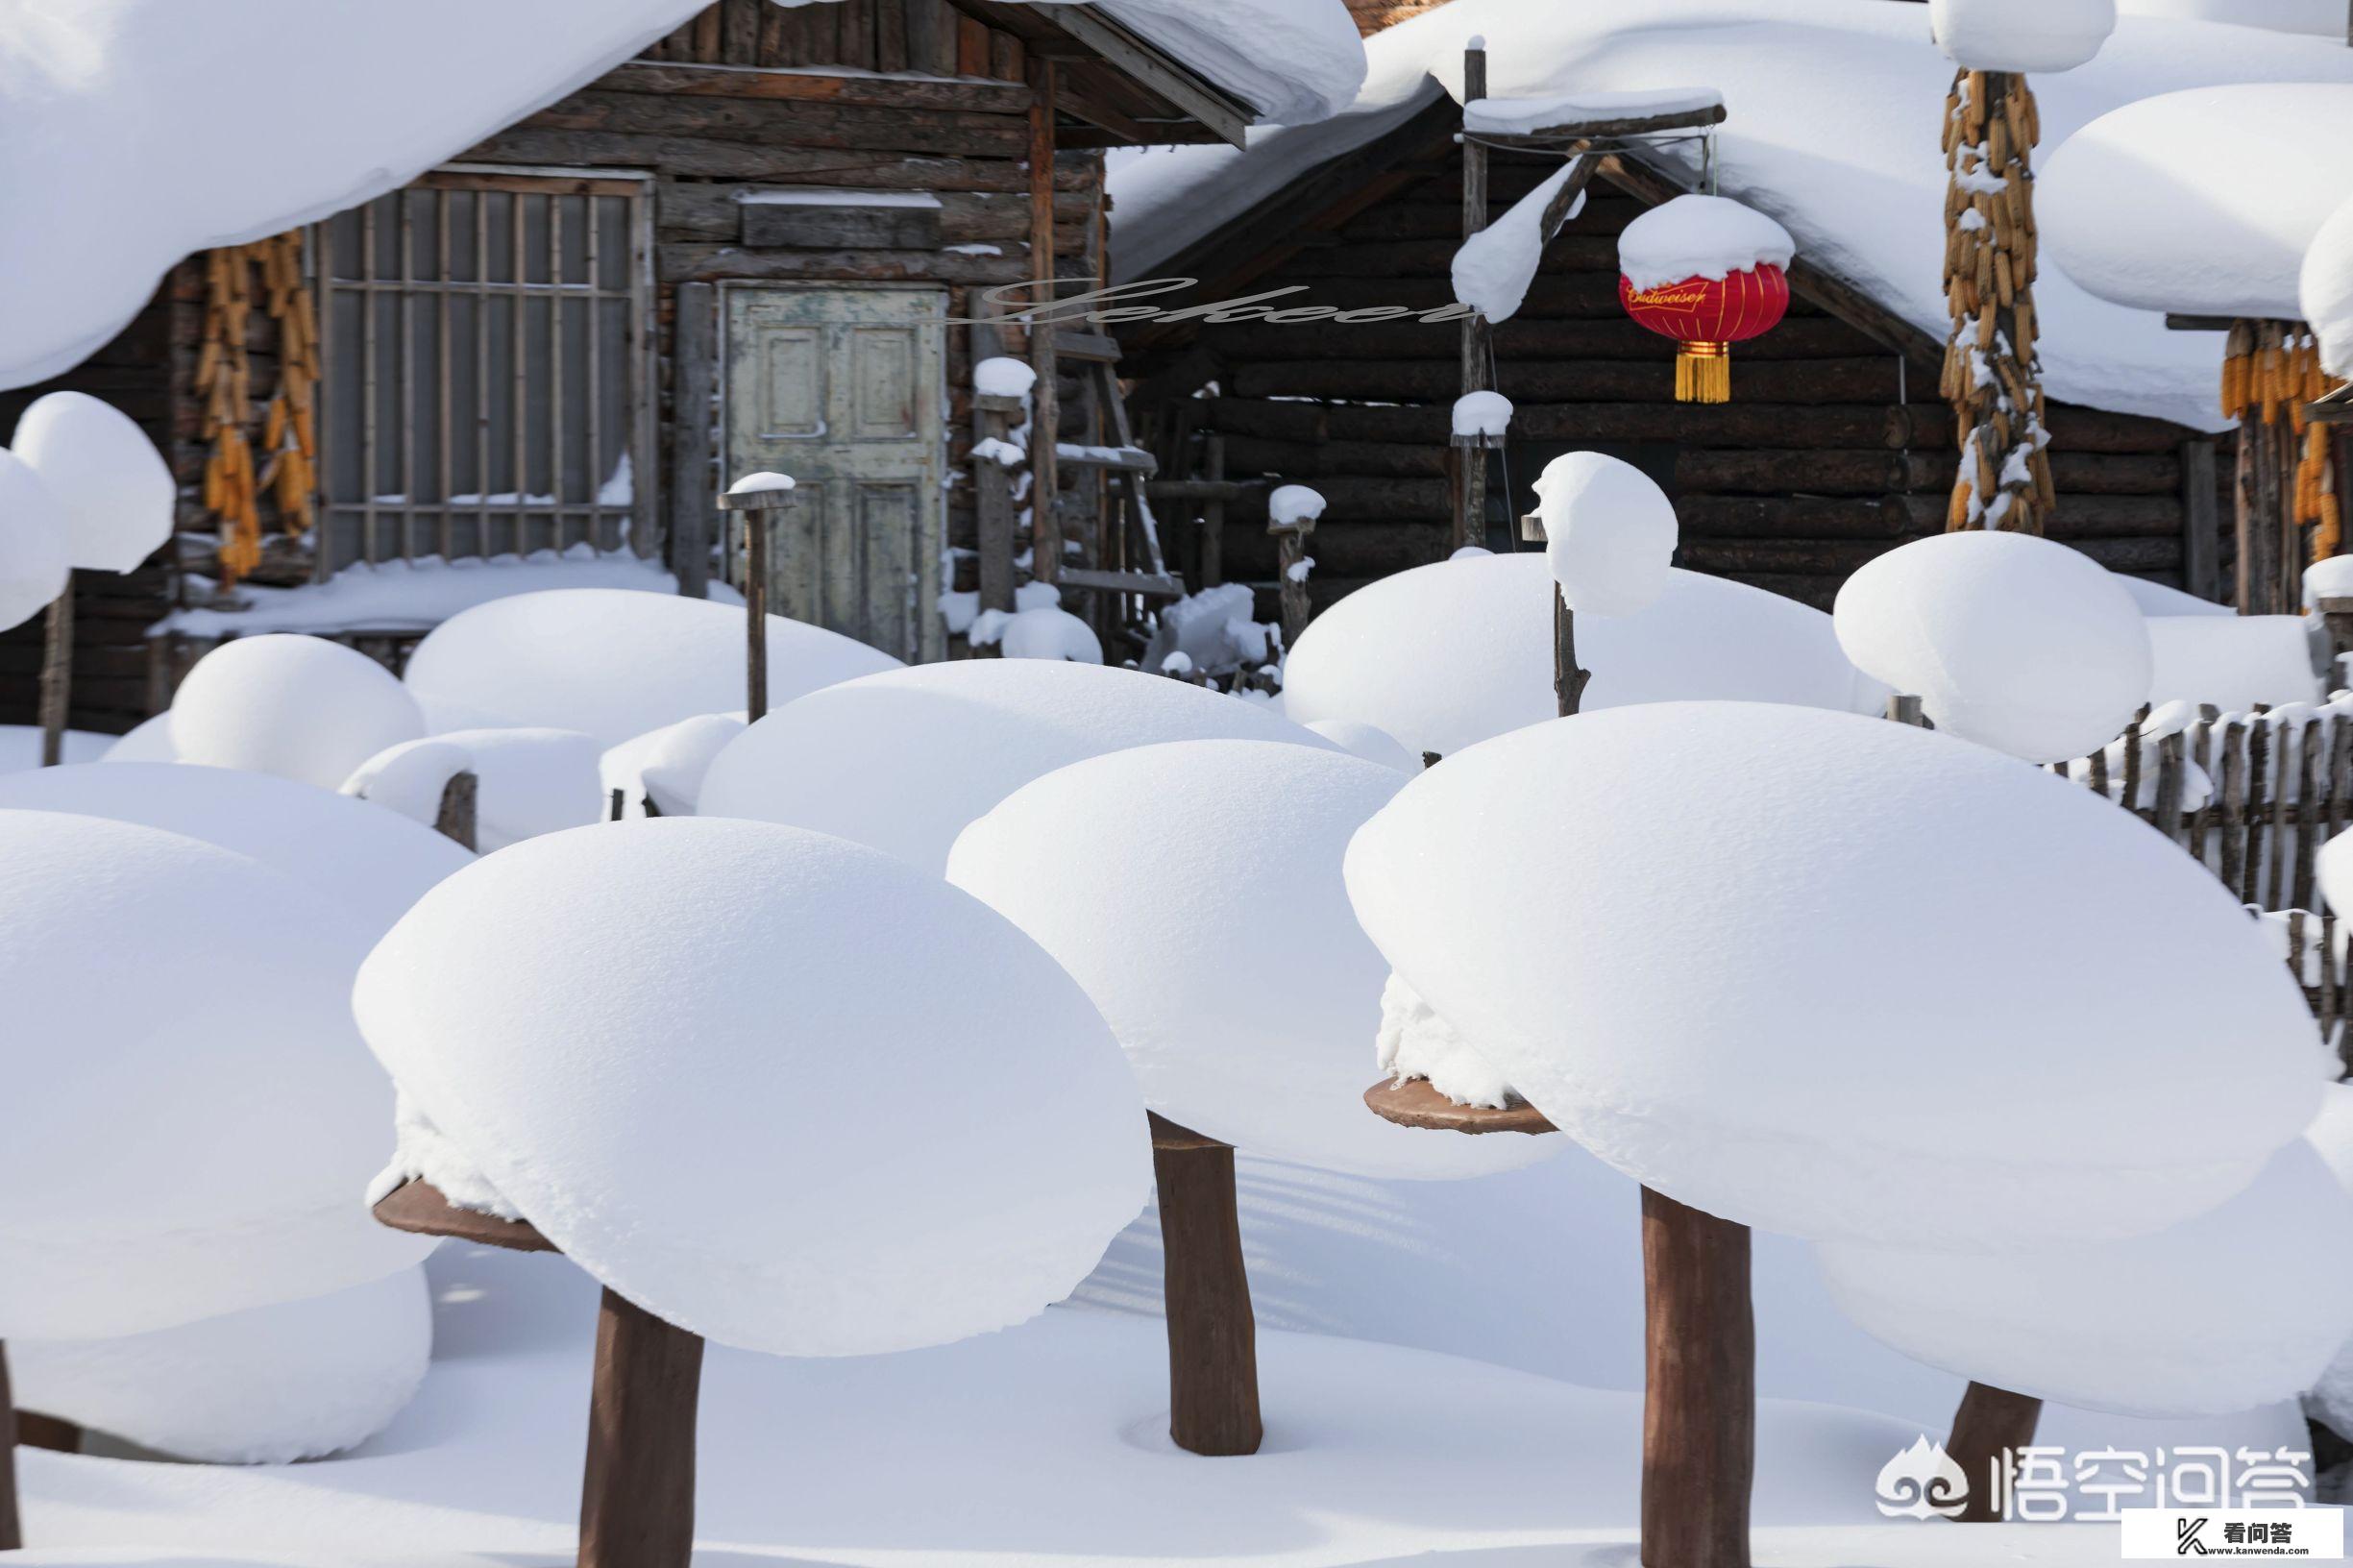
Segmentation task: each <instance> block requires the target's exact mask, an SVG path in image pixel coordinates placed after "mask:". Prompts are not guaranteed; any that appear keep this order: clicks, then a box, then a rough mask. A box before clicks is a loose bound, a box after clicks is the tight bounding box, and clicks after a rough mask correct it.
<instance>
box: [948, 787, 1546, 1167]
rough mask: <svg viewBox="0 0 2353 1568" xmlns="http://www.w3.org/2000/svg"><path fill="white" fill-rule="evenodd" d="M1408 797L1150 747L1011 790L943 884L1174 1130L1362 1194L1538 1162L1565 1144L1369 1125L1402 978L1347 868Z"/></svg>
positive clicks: (961, 846) (972, 832)
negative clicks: (1319, 1172)
mask: <svg viewBox="0 0 2353 1568" xmlns="http://www.w3.org/2000/svg"><path fill="white" fill-rule="evenodd" d="M1405 782H1406V781H1405V778H1404V776H1403V775H1401V774H1400V773H1399V772H1397V771H1396V770H1394V769H1391V768H1384V767H1382V766H1381V765H1379V764H1378V763H1370V762H1365V761H1362V760H1361V759H1360V758H1357V757H1351V756H1345V755H1341V754H1339V753H1336V752H1325V751H1311V750H1309V749H1307V748H1306V747H1298V746H1285V745H1282V744H1281V743H1279V742H1267V741H1179V742H1176V743H1174V744H1172V745H1168V746H1146V747H1137V748H1136V749H1134V750H1130V751H1120V752H1116V753H1114V754H1113V755H1110V756H1105V757H1095V758H1092V759H1091V760H1089V761H1086V762H1081V763H1074V764H1073V765H1071V766H1070V767H1068V768H1065V769H1062V770H1061V771H1059V772H1052V773H1048V774H1047V775H1046V776H1045V777H1043V778H1041V779H1039V780H1038V781H1037V782H1036V783H1033V784H1029V785H1027V786H1025V787H1023V788H1022V789H1020V790H1017V791H1016V792H1015V793H1014V794H1013V795H1012V796H1009V797H1008V798H1007V799H1006V800H1005V801H1004V802H1003V803H1001V804H1000V805H998V806H997V808H996V809H995V810H993V811H992V812H990V813H989V815H987V816H986V817H983V818H982V819H981V820H980V821H977V822H974V823H973V824H972V825H971V826H970V827H968V828H967V829H966V830H965V833H964V836H963V837H962V838H961V839H959V840H957V841H956V848H955V852H954V853H953V854H951V855H950V856H949V857H948V864H947V875H948V880H949V881H951V882H954V883H955V884H956V885H957V886H958V887H961V888H963V889H965V890H966V891H967V892H969V893H971V894H976V895H977V896H979V897H980V898H982V899H984V900H986V901H987V902H988V903H989V904H990V905H992V906H993V908H995V909H996V910H997V911H998V912H999V913H1001V914H1003V915H1004V916H1005V917H1006V918H1007V919H1011V920H1012V921H1013V922H1014V923H1015V924H1016V925H1018V926H1019V927H1020V928H1021V929H1022V930H1024V931H1026V932H1028V933H1029V934H1030V935H1031V936H1032V937H1035V938H1036V939H1037V940H1038V942H1039V943H1040V944H1041V945H1042V946H1043V947H1044V948H1045V950H1046V951H1047V952H1049V953H1051V954H1053V955H1054V957H1055V959H1056V960H1057V961H1058V962H1060V963H1061V965H1062V966H1063V968H1066V969H1067V970H1069V971H1070V973H1071V974H1072V975H1073V976H1074V977H1075V978H1076V979H1077V980H1078V983H1079V984H1080V985H1081V986H1083V987H1085V988H1086V990H1087V994H1088V995H1090V996H1091V997H1092V998H1094V1003H1095V1006H1097V1007H1098V1008H1100V1009H1102V1011H1103V1017H1105V1018H1107V1019H1109V1020H1110V1022H1111V1026H1112V1032H1113V1033H1114V1034H1115V1035H1117V1036H1118V1037H1119V1043H1120V1044H1121V1045H1123V1046H1125V1047H1126V1049H1127V1053H1128V1061H1129V1062H1130V1063H1131V1064H1133V1065H1134V1066H1135V1068H1136V1075H1137V1077H1138V1078H1139V1079H1140V1080H1141V1082H1142V1084H1143V1090H1144V1100H1145V1103H1146V1104H1148V1105H1150V1106H1151V1108H1152V1109H1153V1110H1155V1111H1157V1112H1159V1113H1160V1114H1161V1115H1164V1116H1166V1117H1167V1118H1168V1119H1169V1120H1171V1121H1174V1122H1177V1123H1179V1124H1181V1125H1183V1126H1186V1127H1189V1128H1191V1129H1192V1130H1193V1131H1194V1132H1197V1133H1204V1134H1207V1135H1208V1136H1209V1137H1211V1138H1214V1139H1219V1140H1221V1141H1223V1142H1227V1143H1231V1144H1233V1145H1234V1146H1235V1147H1236V1148H1238V1149H1242V1150H1245V1151H1246V1152H1248V1153H1251V1154H1260V1155H1270V1156H1273V1157H1274V1158H1276V1159H1280V1160H1291V1161H1296V1162H1298V1163H1299V1164H1309V1165H1321V1166H1324V1167H1326V1168H1329V1169H1333V1170H1343V1171H1349V1172H1352V1173H1354V1174H1356V1175H1360V1176H1434V1177H1452V1176H1476V1175H1481V1174H1483V1173H1484V1172H1487V1171H1491V1170H1503V1169H1508V1168H1510V1167H1513V1166H1516V1165H1524V1164H1534V1163H1535V1162H1536V1161H1538V1160H1541V1159H1543V1158H1544V1157H1545V1156H1546V1155H1547V1154H1550V1153H1552V1152H1555V1147H1556V1144H1557V1141H1558V1140H1557V1139H1551V1140H1547V1139H1531V1138H1461V1137H1446V1136H1442V1135H1439V1134H1435V1133H1429V1132H1415V1131H1412V1130H1410V1129H1408V1128H1404V1127H1399V1126H1395V1125H1393V1124H1391V1123H1389V1122H1386V1121H1383V1120H1382V1119H1381V1118H1380V1117H1378V1116H1376V1115H1373V1114H1372V1113H1371V1112H1370V1111H1368V1110H1366V1109H1365V1107H1364V1103H1363V1094H1364V1090H1366V1089H1367V1088H1368V1087H1370V1086H1371V1084H1372V1083H1373V1082H1374V1081H1375V1079H1376V1078H1378V1077H1379V1076H1380V1071H1379V1067H1378V1066H1377V1058H1376V1053H1375V1041H1376V1040H1377V1038H1378V1036H1379V1034H1380V1029H1381V990H1382V986H1383V983H1384V982H1385V979H1386V978H1387V974H1388V965H1387V964H1386V963H1385V962H1384V961H1383V960H1382V957H1381V954H1380V952H1379V951H1378V950H1377V949H1376V948H1375V947H1374V946H1373V944H1372V943H1370V942H1369V941H1367V940H1366V939H1365V936H1364V933H1363V932H1362V931H1361V930H1360V928H1359V927H1358V925H1357V922H1356V918H1355V916H1353V915H1352V914H1350V913H1349V909H1348V892H1347V889H1346V888H1345V887H1344V886H1343V885H1342V883H1341V881H1340V858H1341V856H1342V854H1343V853H1344V852H1345V851H1346V849H1347V847H1348V840H1349V836H1350V835H1351V834H1353V833H1355V832H1356V830H1357V828H1358V827H1359V826H1360V825H1361V824H1362V823H1363V821H1364V820H1365V819H1366V818H1368V817H1370V816H1371V815H1372V814H1373V813H1374V812H1376V811H1378V810H1379V809H1380V808H1381V807H1382V806H1383V805H1385V804H1386V803H1387V801H1388V799H1389V797H1390V796H1393V795H1395V794H1396V793H1397V792H1398V790H1400V789H1402V788H1403V787H1404V785H1405ZM1172 822H1181V823H1183V824H1184V831H1182V832H1172V831H1170V827H1169V824H1170V823H1172ZM1238 936H1242V937H1244V938H1245V940H1240V941H1238V940H1236V939H1237V937H1238Z"/></svg>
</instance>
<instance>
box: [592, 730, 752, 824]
mask: <svg viewBox="0 0 2353 1568" xmlns="http://www.w3.org/2000/svg"><path fill="white" fill-rule="evenodd" d="M744 728H745V724H744V716H743V714H741V713H703V714H697V715H696V716H695V717H694V718H692V719H681V720H679V721H678V722H677V723H674V724H665V725H664V726H663V727H661V728H660V729H655V730H649V731H647V732H646V733H645V734H643V735H640V736H639V737H637V739H635V740H633V741H625V742H623V743H622V744H621V745H620V746H617V747H613V748H612V749H611V750H609V751H607V752H605V753H604V757H603V760H602V765H601V772H602V783H603V786H604V788H605V789H607V790H620V791H621V792H622V793H623V796H624V797H625V804H626V807H627V809H628V811H629V812H630V814H631V815H634V816H643V815H644V813H645V801H646V799H648V798H650V799H651V800H652V801H653V809H654V810H655V811H657V812H659V813H660V814H661V815H663V816H665V817H692V816H693V815H694V814H695V802H696V800H697V798H698V797H699V796H700V795H701V794H702V775H703V774H705V773H707V772H710V771H711V759H712V758H714V757H716V756H718V755H719V754H720V752H722V751H723V750H725V749H726V747H727V743H728V742H730V741H732V740H734V739H735V738H736V737H737V736H738V735H741V734H743V733H744Z"/></svg>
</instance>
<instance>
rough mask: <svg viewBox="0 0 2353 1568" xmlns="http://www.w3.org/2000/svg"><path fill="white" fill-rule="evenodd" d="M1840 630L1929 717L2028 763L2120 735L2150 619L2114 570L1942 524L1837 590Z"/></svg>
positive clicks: (2138, 691) (2063, 552) (2141, 694)
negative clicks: (1944, 528)
mask: <svg viewBox="0 0 2353 1568" xmlns="http://www.w3.org/2000/svg"><path fill="white" fill-rule="evenodd" d="M1836 620H1837V626H1838V641H1839V644H1840V646H1842V647H1843V648H1845V649H1846V650H1847V656H1848V657H1849V658H1851V659H1852V660H1853V661H1854V662H1855V663H1856V664H1857V665H1858V666H1860V667H1861V668H1862V669H1863V670H1864V671H1866V672H1868V673H1869V674H1871V675H1873V676H1875V678H1877V679H1879V680H1883V681H1885V682H1887V683H1888V684H1889V685H1890V686H1893V687H1894V688H1895V689H1896V690H1898V691H1900V692H1905V693H1909V694H1910V695H1912V696H1915V697H1918V698H1920V699H1921V708H1922V710H1923V711H1924V712H1925V713H1926V714H1927V716H1928V718H1929V720H1930V722H1932V723H1934V724H1935V725H1936V727H1937V728H1939V729H1942V730H1947V731H1949V732H1950V733H1952V734H1954V735H1958V736H1960V737H1961V738H1962V739H1963V740H1969V741H1975V742H1977V743H1978V744H1979V745H1981V746H1990V747H1993V748H1994V749H1995V750H1997V751H2007V752H2009V753H2010V754H2011V755H2013V756H2017V757H2023V758H2025V759H2026V760H2027V761H2028V762H2063V761H2066V760H2067V759H2069V758H2071V757H2080V756H2083V755H2085V754H2087V753H2089V752H2093V751H2096V750H2098V749H2099V748H2100V747H2103V746H2106V745H2107V744H2108V743H2109V742H2110V741H2113V740H2115V739H2116V738H2117V736H2118V735H2120V734H2121V733H2123V729H2124V726H2125V725H2126V724H2127V723H2131V722H2132V716H2133V714H2134V713H2135V712H2136V711H2137V710H2138V709H2139V708H2140V706H2141V704H2142V703H2144V702H2145V701H2147V700H2148V694H2149V682H2150V679H2151V674H2152V672H2153V669H2154V664H2155V655H2154V654H2153V653H2152V652H2151V651H2150V648H2149V633H2148V625H2147V623H2146V622H2145V620H2144V619H2143V617H2142V614H2141V608H2140V606H2139V605H2138V604H2136V603H2134V602H2133V597H2132V595H2130V594H2128V593H2126V592H2125V591H2124V589H2123V588H2122V586H2121V585H2120V584H2119V583H2118V582H2117V580H2116V577H2115V575H2114V574H2112V573H2110V572H2109V571H2108V570H2107V569H2106V568H2104V567H2102V566H2101V565H2100V564H2099V563H2098V562H2096V561H2095V560H2093V559H2092V558H2091V557H2090V556H2089V555H2086V554H2084V553H2083V552H2082V551H2077V550H2071V549H2070V548H2069V547H2067V546H2066V545H2060V544H2053V543H2052V542H2051V541H2050V540H2047V539H2039V538H2036V537H2035V536H2034V535H2032V534H2025V533H1999V532H1993V531H1989V530H1973V531H1970V532H1967V533H1940V534H1935V535H1933V536H1931V537H1929V538H1926V539H1921V540H1917V541H1915V542H1913V543H1912V544H1908V545H1905V546H1903V547H1902V548H1901V549H1900V550H1891V551H1888V552H1887V553H1886V554H1884V555H1882V556H1880V557H1879V558H1878V559H1877V560H1875V561H1873V562H1871V563H1870V564H1869V565H1867V566H1865V567H1863V568H1862V569H1861V570H1860V571H1858V572H1856V573H1855V574H1854V576H1851V577H1849V578H1848V579H1847V581H1846V585H1845V586H1844V587H1842V588H1841V589H1839V591H1838V609H1837V618H1836Z"/></svg>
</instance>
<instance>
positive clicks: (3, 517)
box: [0, 451, 72, 631]
mask: <svg viewBox="0 0 2353 1568" xmlns="http://www.w3.org/2000/svg"><path fill="white" fill-rule="evenodd" d="M69 549H70V544H69V539H68V529H67V525H66V519H65V507H64V505H63V504H62V503H61V502H60V501H59V500H58V498H57V497H56V495H55V494H53V493H52V492H51V491H50V489H49V487H48V486H47V485H45V484H43V483H42V482H41V478H40V476H39V475H37V474H36V473H34V472H33V469H32V466H31V465H30V464H28V463H27V462H26V461H25V460H24V459H23V458H21V457H19V456H17V455H16V454H15V453H12V452H5V451H0V631H6V630H7V629H8V628H9V627H11V626H13V625H19V624H20V623H22V622H26V621H30V620H32V619H33V617H35V616H37V615H38V614H40V613H41V611H42V610H44V609H46V608H47V607H48V605H49V603H50V601H51V600H54V599H56V598H57V597H58V595H60V594H61V593H63V592H64V591H65V587H66V584H67V582H68V581H69V580H70V579H71V576H72V561H71V558H70V557H69V555H68V553H67V551H68V550H69Z"/></svg>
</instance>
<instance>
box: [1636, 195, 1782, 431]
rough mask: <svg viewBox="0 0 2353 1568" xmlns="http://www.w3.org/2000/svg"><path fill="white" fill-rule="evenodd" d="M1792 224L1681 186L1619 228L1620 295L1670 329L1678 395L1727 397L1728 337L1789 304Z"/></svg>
mask: <svg viewBox="0 0 2353 1568" xmlns="http://www.w3.org/2000/svg"><path fill="white" fill-rule="evenodd" d="M1797 249H1798V247H1797V242H1796V241H1795V240H1793V239H1791V238H1790V237H1789V231H1788V230H1786V229H1784V228H1782V227H1781V226H1780V225H1779V224H1777V223H1776V222H1774V221H1773V219H1771V218H1769V217H1767V216H1765V214H1763V213H1762V212H1759V211H1757V210H1756V209H1755V208H1752V207H1745V206H1743V205H1741V204H1740V203H1739V202H1736V201H1733V200H1732V199H1731V198H1729V197H1728V196H1699V195H1685V196H1678V197H1676V198H1674V199H1673V200H1672V201H1668V202H1664V203H1661V204H1660V205H1659V206H1657V207H1654V208H1651V210H1649V211H1648V212H1645V213H1643V214H1642V216H1640V217H1638V218H1636V219H1635V220H1634V221H1633V222H1631V223H1630V224H1628V225H1627V226H1626V231H1625V233H1621V234H1620V235H1619V236H1618V271H1619V273H1620V277H1619V279H1618V302H1619V304H1621V305H1622V306H1625V308H1626V313H1627V314H1628V315H1630V316H1631V317H1633V318H1634V320H1635V321H1636V322H1638V323H1640V324H1641V325H1642V326H1644V327H1647V328H1649V329H1650V330H1651V331H1654V332H1656V333H1658V334H1659V335H1660V336H1662V337H1671V338H1674V339H1675V340H1676V341H1677V342H1678V343H1679V345H1680V351H1679V353H1678V354H1677V355H1676V358H1675V396H1676V399H1677V401H1678V402H1680V403H1723V402H1725V401H1727V400H1728V399H1729V398H1730V396H1731V388H1732V380H1731V367H1730V361H1729V355H1730V353H1731V346H1732V345H1733V344H1734V343H1738V342H1741V341H1743V340H1744V339H1747V338H1752V337H1755V336H1757V335H1758V334H1760V333H1762V332H1766V331H1771V330H1772V328H1773V327H1774V326H1775V324H1777V322H1779V321H1780V319H1781V315H1782V313H1783V312H1784V311H1786V310H1787V309H1788V308H1789V279H1788V276H1787V275H1786V274H1785V273H1784V272H1783V271H1782V269H1783V268H1785V267H1787V266H1788V265H1789V261H1790V257H1793V256H1795V255H1796V254H1797Z"/></svg>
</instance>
